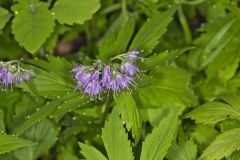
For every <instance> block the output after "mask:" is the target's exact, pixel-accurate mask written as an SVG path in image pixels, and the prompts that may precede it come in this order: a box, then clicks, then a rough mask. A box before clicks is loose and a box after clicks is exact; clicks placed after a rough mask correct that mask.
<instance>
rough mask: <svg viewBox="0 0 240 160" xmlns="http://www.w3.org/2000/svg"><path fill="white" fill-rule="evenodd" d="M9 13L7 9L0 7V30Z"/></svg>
mask: <svg viewBox="0 0 240 160" xmlns="http://www.w3.org/2000/svg"><path fill="white" fill-rule="evenodd" d="M9 18H10V14H9V12H8V10H6V9H5V8H2V7H0V30H1V29H3V28H4V26H5V24H6V23H7V22H8V20H9Z"/></svg>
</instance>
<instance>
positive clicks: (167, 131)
mask: <svg viewBox="0 0 240 160" xmlns="http://www.w3.org/2000/svg"><path fill="white" fill-rule="evenodd" d="M177 122H178V111H177V110H175V109H172V110H169V112H168V115H167V116H166V117H164V118H163V119H162V121H161V122H160V123H159V125H158V126H157V127H156V128H154V129H153V131H152V133H150V134H149V135H148V136H147V137H146V139H145V142H144V143H143V146H142V153H141V158H140V159H141V160H161V159H163V158H164V157H165V155H166V153H167V151H168V148H169V147H170V145H171V143H172V140H173V137H174V134H175V133H176V130H177Z"/></svg>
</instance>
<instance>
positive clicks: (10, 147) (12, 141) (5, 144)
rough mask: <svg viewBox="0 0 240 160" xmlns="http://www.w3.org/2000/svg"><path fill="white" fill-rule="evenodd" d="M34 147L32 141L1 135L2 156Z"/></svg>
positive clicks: (0, 149)
mask: <svg viewBox="0 0 240 160" xmlns="http://www.w3.org/2000/svg"><path fill="white" fill-rule="evenodd" d="M32 145H35V144H34V143H33V142H31V141H28V140H25V139H21V138H18V137H16V136H12V135H6V134H0V154H3V153H6V152H10V151H14V150H16V149H18V148H23V147H28V146H32Z"/></svg>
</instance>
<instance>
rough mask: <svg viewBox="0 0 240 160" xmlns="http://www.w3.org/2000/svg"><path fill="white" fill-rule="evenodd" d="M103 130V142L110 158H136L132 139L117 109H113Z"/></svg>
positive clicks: (128, 159) (114, 159) (112, 159)
mask: <svg viewBox="0 0 240 160" xmlns="http://www.w3.org/2000/svg"><path fill="white" fill-rule="evenodd" d="M102 132H103V133H102V135H103V137H102V138H103V143H104V146H105V148H106V151H107V154H108V157H109V159H110V160H117V159H126V160H133V159H134V158H133V155H132V149H131V146H130V141H129V140H128V136H127V134H126V132H125V129H124V128H123V125H122V121H121V119H120V117H119V116H118V114H117V112H116V111H113V113H112V114H111V116H110V117H109V120H108V121H107V122H106V124H105V127H104V128H103V131H102Z"/></svg>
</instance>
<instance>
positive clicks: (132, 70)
mask: <svg viewBox="0 0 240 160" xmlns="http://www.w3.org/2000/svg"><path fill="white" fill-rule="evenodd" d="M124 72H125V73H126V74H127V75H130V76H133V75H135V74H136V73H137V72H139V69H138V67H137V66H135V65H134V64H132V63H128V62H127V63H125V64H124Z"/></svg>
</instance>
